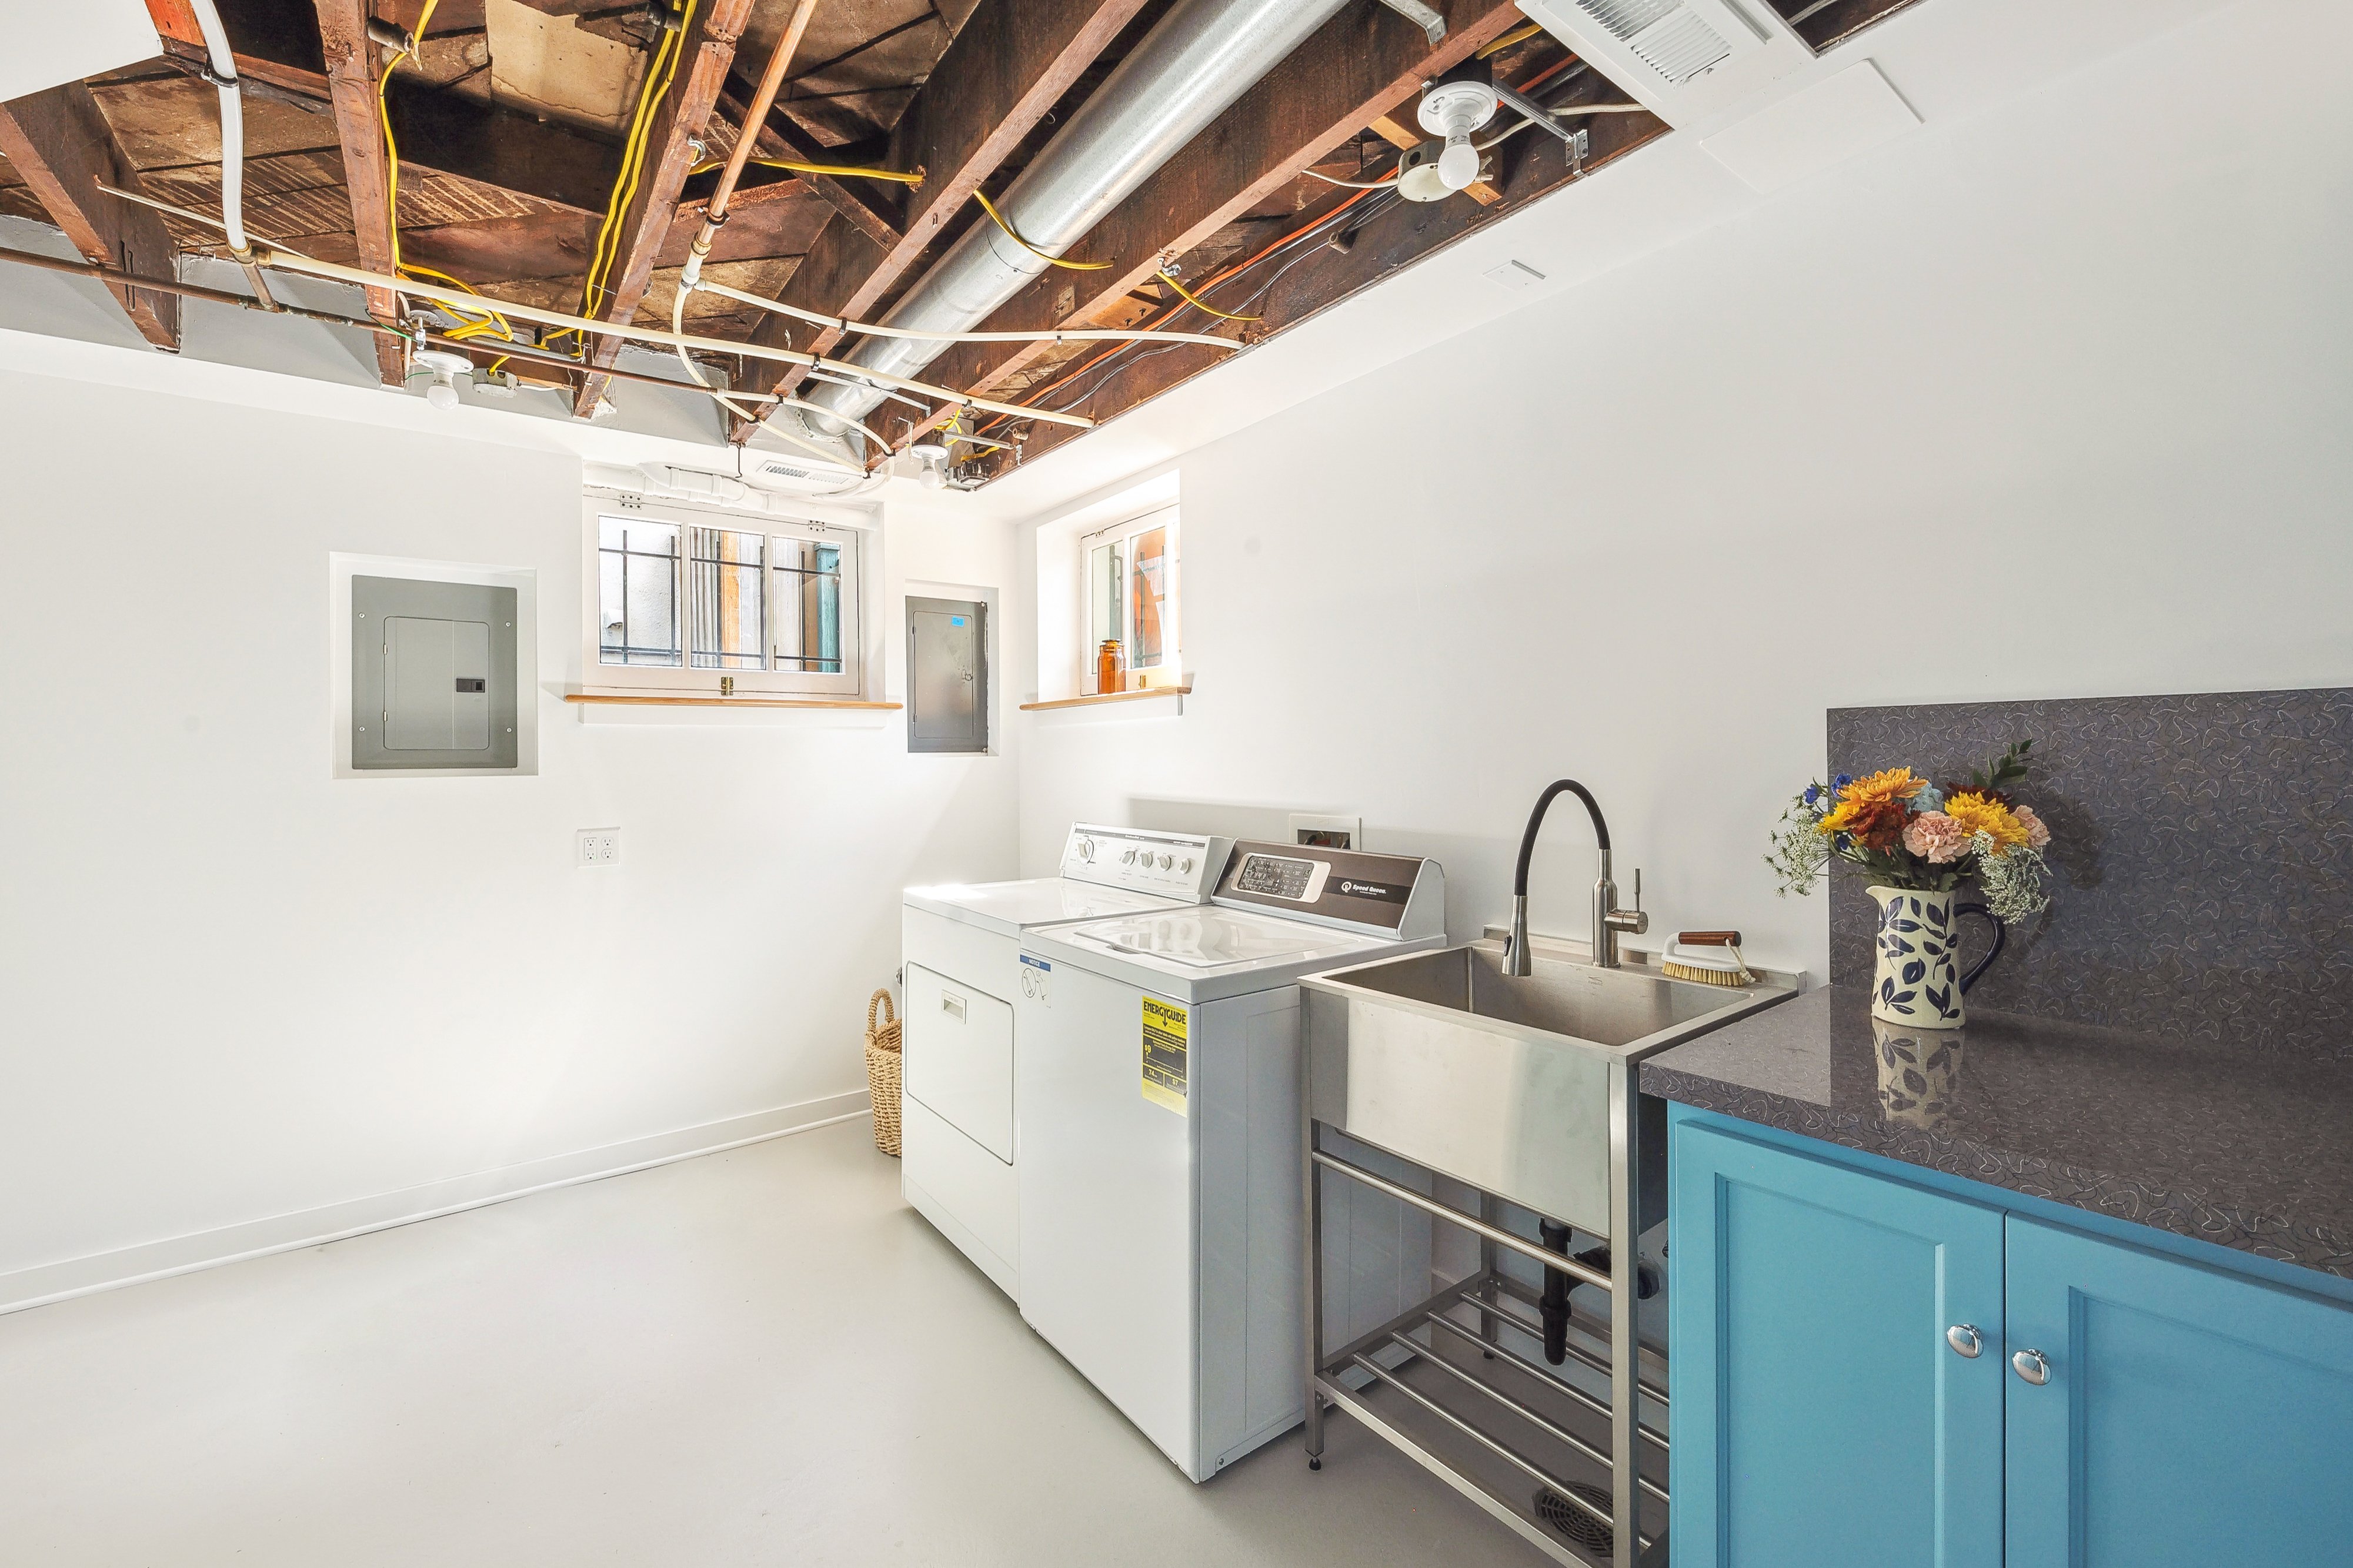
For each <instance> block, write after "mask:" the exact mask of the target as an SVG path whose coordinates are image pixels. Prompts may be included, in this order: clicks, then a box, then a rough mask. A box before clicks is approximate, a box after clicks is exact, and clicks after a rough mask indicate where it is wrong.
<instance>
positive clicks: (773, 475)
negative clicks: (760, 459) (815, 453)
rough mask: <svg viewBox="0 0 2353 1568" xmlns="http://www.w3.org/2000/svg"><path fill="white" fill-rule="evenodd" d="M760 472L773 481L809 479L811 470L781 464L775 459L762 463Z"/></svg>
mask: <svg viewBox="0 0 2353 1568" xmlns="http://www.w3.org/2000/svg"><path fill="white" fill-rule="evenodd" d="M760 471H761V472H762V473H764V474H765V475H767V476H768V477H769V478H770V479H807V478H808V477H809V470H808V469H807V468H794V467H792V466H791V465H790V464H788V463H779V462H776V461H775V460H774V459H770V460H768V461H766V462H764V463H762V464H761V465H760Z"/></svg>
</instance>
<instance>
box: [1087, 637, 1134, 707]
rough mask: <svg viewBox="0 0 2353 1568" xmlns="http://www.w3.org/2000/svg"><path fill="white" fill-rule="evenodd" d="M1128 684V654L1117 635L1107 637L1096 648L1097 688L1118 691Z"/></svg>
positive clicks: (1103, 690) (1098, 690)
mask: <svg viewBox="0 0 2353 1568" xmlns="http://www.w3.org/2000/svg"><path fill="white" fill-rule="evenodd" d="M1126 684H1127V654H1126V650H1125V649H1124V648H1123V647H1121V646H1120V641H1119V639H1118V638H1117V637H1105V638H1104V639H1103V643H1102V645H1101V646H1100V647H1097V648H1096V649H1095V690H1096V691H1097V692H1098V693H1102V692H1107V691H1118V690H1121V689H1124V687H1125V686H1126Z"/></svg>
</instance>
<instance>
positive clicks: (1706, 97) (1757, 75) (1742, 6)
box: [1519, 0, 1814, 126]
mask: <svg viewBox="0 0 2353 1568" xmlns="http://www.w3.org/2000/svg"><path fill="white" fill-rule="evenodd" d="M1519 7H1520V9H1521V10H1523V11H1525V12H1526V13H1527V14H1528V16H1531V17H1533V18H1535V20H1536V21H1538V22H1541V23H1543V24H1544V26H1545V29H1546V31H1547V32H1550V33H1552V34H1553V35H1554V36H1555V37H1558V38H1560V39H1561V40H1562V41H1563V42H1564V43H1566V44H1567V45H1568V47H1570V48H1572V49H1575V50H1577V52H1578V53H1579V54H1581V55H1582V56H1584V57H1585V58H1587V59H1588V60H1590V61H1592V62H1593V64H1594V66H1595V67H1596V68H1599V70H1600V72H1601V74H1602V75H1604V76H1606V77H1608V78H1609V79H1610V80H1611V81H1613V82H1616V83H1617V84H1618V85H1619V86H1620V87H1622V88H1624V89H1626V90H1627V91H1628V92H1630V93H1631V94H1633V96H1634V97H1635V98H1636V99H1638V100H1641V102H1642V103H1643V104H1644V105H1646V106H1647V107H1648V108H1649V109H1651V111H1652V112H1654V113H1656V114H1657V115H1658V116H1659V118H1661V119H1662V120H1664V121H1667V123H1669V124H1670V125H1675V126H1686V125H1690V124H1692V123H1693V122H1694V121H1701V120H1704V119H1706V118H1708V117H1709V116H1711V115H1714V114H1716V113H1718V112H1720V111H1721V110H1725V109H1727V108H1729V107H1731V106H1732V105H1733V104H1735V103H1736V102H1738V101H1739V100H1742V99H1744V98H1746V97H1747V96H1748V95H1749V94H1751V93H1753V92H1755V91H1757V89H1760V88H1762V87H1764V86H1766V85H1767V83H1769V82H1771V81H1772V80H1774V79H1776V78H1778V77H1780V76H1784V75H1786V74H1788V72H1790V71H1792V70H1795V69H1797V68H1799V66H1801V65H1804V64H1805V63H1806V62H1807V61H1808V60H1810V59H1811V58H1814V57H1813V51H1812V50H1811V49H1810V48H1809V47H1807V45H1806V43H1805V40H1803V39H1802V38H1800V37H1798V35H1797V34H1796V33H1794V32H1792V31H1790V29H1789V26H1788V24H1787V23H1785V22H1783V21H1782V20H1781V18H1780V17H1779V16H1778V15H1777V14H1775V13H1774V12H1773V11H1772V10H1770V9H1769V8H1768V7H1767V6H1766V5H1764V0H1519Z"/></svg>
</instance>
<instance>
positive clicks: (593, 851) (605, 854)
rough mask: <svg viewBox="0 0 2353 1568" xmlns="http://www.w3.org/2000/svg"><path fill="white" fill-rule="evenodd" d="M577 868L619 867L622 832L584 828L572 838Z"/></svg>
mask: <svg viewBox="0 0 2353 1568" xmlns="http://www.w3.org/2000/svg"><path fill="white" fill-rule="evenodd" d="M572 863H573V864H574V865H575V866H617V865H619V864H620V863H621V830H620V829H619V828H617V827H584V828H582V829H581V830H580V831H579V832H577V833H575V834H574V835H573V836H572Z"/></svg>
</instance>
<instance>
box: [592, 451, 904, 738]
mask: <svg viewBox="0 0 2353 1568" xmlns="http://www.w3.org/2000/svg"><path fill="white" fill-rule="evenodd" d="M582 516H583V518H584V520H585V522H584V526H583V530H582V532H583V538H584V542H585V551H586V573H585V577H586V581H585V583H584V585H583V593H582V598H583V601H584V605H585V610H586V634H585V635H584V637H582V639H581V640H582V644H583V647H582V669H583V675H584V678H585V679H584V684H585V685H586V687H587V689H590V690H605V691H615V692H623V693H626V692H649V693H659V692H680V693H685V692H713V691H717V690H719V689H721V682H722V680H723V679H724V680H728V681H732V682H733V692H734V694H735V695H737V696H757V695H769V696H779V697H786V696H804V697H831V698H846V699H852V700H855V699H860V698H862V697H863V696H864V695H865V672H866V669H867V658H866V652H867V649H866V625H867V605H866V603H865V597H864V578H865V568H866V556H867V548H866V546H867V541H866V531H865V530H863V529H860V528H856V527H852V526H850V525H849V524H846V523H839V522H829V521H821V520H819V519H816V518H810V517H791V516H785V515H780V514H776V513H770V512H755V511H738V510H732V509H726V508H717V507H698V506H687V505H681V504H679V503H677V502H672V501H662V500H649V499H647V498H645V497H642V496H635V495H629V494H627V493H602V492H597V491H593V490H592V491H590V492H588V493H587V494H586V496H585V498H584V500H583V504H582ZM665 601H666V603H665ZM787 605H789V606H790V610H789V613H787V609H786V606H787ZM641 608H642V609H644V610H645V611H646V612H647V613H646V616H645V626H644V627H642V628H641V627H639V626H632V625H631V622H632V620H633V619H635V618H636V616H635V612H637V611H638V610H639V609H641ZM664 609H666V610H667V616H668V618H667V624H666V625H665V623H664V619H663V616H662V614H661V613H660V612H662V611H663V610H664ZM828 666H830V667H832V668H827V667H828Z"/></svg>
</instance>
